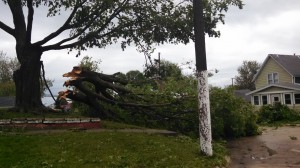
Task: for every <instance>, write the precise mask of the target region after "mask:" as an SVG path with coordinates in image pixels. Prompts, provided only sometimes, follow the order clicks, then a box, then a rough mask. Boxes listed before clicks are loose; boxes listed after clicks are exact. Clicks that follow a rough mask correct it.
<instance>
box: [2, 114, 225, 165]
mask: <svg viewBox="0 0 300 168" xmlns="http://www.w3.org/2000/svg"><path fill="white" fill-rule="evenodd" d="M51 116H52V117H70V115H66V114H55V115H50V116H49V114H47V115H44V116H40V115H34V114H22V113H11V112H7V111H0V119H1V118H26V117H37V118H38V117H51ZM75 116H76V115H75ZM76 117H77V116H76ZM78 117H80V116H78ZM103 125H104V127H105V128H109V129H122V128H139V127H137V126H132V125H126V124H121V123H115V122H110V121H104V122H103ZM14 131H15V130H9V131H3V130H2V131H1V129H0V168H2V167H3V168H10V167H14V168H17V167H21V168H24V167H28V168H32V167H44V168H46V167H55V168H56V167H58V168H60V167H72V168H73V167H80V168H81V167H83V168H84V167H87V168H90V167H101V168H105V167H111V168H118V167H120V168H125V167H128V168H143V167H145V168H148V167H149V168H152V167H178V168H183V167H187V168H194V167H195V168H196V167H197V168H198V167H200V168H202V167H203V168H214V167H216V166H219V167H221V166H224V165H225V164H226V161H225V159H224V157H225V155H226V148H225V144H224V143H222V142H215V143H214V156H213V157H206V156H203V155H201V154H200V153H199V142H198V140H196V139H191V138H189V137H186V136H175V137H171V136H162V135H155V134H145V133H130V132H118V131H115V132H93V133H92V132H84V131H79V132H71V131H67V132H64V133H40V134H28V133H26V131H25V132H23V131H21V132H14Z"/></svg>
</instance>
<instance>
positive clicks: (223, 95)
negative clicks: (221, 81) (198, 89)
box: [210, 87, 258, 139]
mask: <svg viewBox="0 0 300 168" xmlns="http://www.w3.org/2000/svg"><path fill="white" fill-rule="evenodd" d="M210 102H211V117H212V130H213V138H215V139H218V138H237V137H241V136H251V135H256V134H258V126H257V124H256V121H257V115H256V114H255V113H254V107H253V106H252V105H251V104H250V103H248V102H246V101H244V100H243V99H241V98H239V97H236V96H235V95H234V93H233V90H232V89H230V88H225V89H221V88H216V87H213V88H211V90H210Z"/></svg>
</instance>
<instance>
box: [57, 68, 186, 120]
mask: <svg viewBox="0 0 300 168" xmlns="http://www.w3.org/2000/svg"><path fill="white" fill-rule="evenodd" d="M118 74H119V73H115V74H113V75H106V74H103V73H98V72H94V71H90V70H88V69H85V68H81V67H79V66H75V67H73V69H72V71H71V72H68V73H65V74H63V77H69V78H70V79H69V80H67V81H66V82H65V83H64V86H66V87H74V89H73V90H66V91H63V92H60V94H59V97H66V98H69V99H71V100H73V101H78V102H81V103H84V104H86V105H88V106H90V107H92V108H94V109H95V110H96V111H97V112H98V113H100V116H103V117H104V118H115V117H116V114H115V113H114V112H112V111H110V112H108V111H106V109H105V108H104V107H103V103H106V104H109V105H115V106H118V107H120V108H122V109H127V110H131V111H132V110H134V111H135V112H137V111H140V112H143V113H145V115H151V116H156V117H158V118H160V119H171V118H173V119H177V118H178V117H179V116H180V114H179V113H176V114H170V115H167V114H166V115H163V114H161V113H159V114H158V113H156V112H155V111H156V110H155V108H168V106H169V107H170V106H172V105H175V104H178V102H179V101H180V99H176V102H174V100H173V101H172V102H163V103H158V104H155V103H153V102H151V101H150V100H149V98H148V99H147V98H145V97H144V96H143V95H137V94H134V93H133V92H132V91H130V90H129V89H127V88H126V85H127V84H128V81H126V80H125V79H121V78H119V77H118ZM150 99H151V98H150ZM181 113H182V112H181Z"/></svg>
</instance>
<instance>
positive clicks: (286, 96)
mask: <svg viewBox="0 0 300 168" xmlns="http://www.w3.org/2000/svg"><path fill="white" fill-rule="evenodd" d="M284 102H285V104H292V100H291V95H290V94H285V95H284Z"/></svg>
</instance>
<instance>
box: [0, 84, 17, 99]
mask: <svg viewBox="0 0 300 168" xmlns="http://www.w3.org/2000/svg"><path fill="white" fill-rule="evenodd" d="M15 94H16V88H15V83H14V82H13V81H8V82H3V83H0V96H15Z"/></svg>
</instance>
